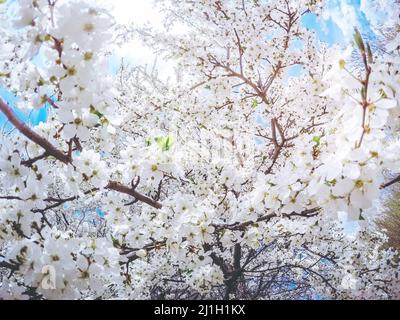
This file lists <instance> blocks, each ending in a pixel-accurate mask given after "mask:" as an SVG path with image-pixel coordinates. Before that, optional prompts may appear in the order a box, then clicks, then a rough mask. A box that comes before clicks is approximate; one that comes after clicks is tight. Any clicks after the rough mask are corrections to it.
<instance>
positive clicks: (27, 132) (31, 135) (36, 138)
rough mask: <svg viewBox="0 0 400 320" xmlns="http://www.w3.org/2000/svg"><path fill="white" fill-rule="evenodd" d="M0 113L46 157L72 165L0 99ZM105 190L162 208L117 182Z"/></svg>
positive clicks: (70, 158)
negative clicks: (39, 148)
mask: <svg viewBox="0 0 400 320" xmlns="http://www.w3.org/2000/svg"><path fill="white" fill-rule="evenodd" d="M0 111H2V112H3V113H4V114H5V116H6V117H7V119H8V120H9V121H10V122H11V123H12V124H13V125H14V126H15V127H16V128H17V129H18V131H19V132H21V133H22V134H23V135H24V136H25V137H27V138H28V139H29V140H31V141H33V142H34V143H36V144H38V145H39V146H41V147H42V148H43V149H44V150H45V151H46V152H45V154H46V156H47V155H48V156H53V157H54V158H56V159H58V160H60V161H61V162H63V163H65V164H72V157H71V156H70V155H68V154H64V153H63V152H62V151H60V150H58V149H57V148H56V147H54V146H53V145H52V144H51V143H50V142H49V141H47V140H46V139H45V138H43V137H41V136H40V135H38V134H37V133H36V132H34V131H33V130H32V129H31V128H29V127H28V126H27V125H26V124H25V123H23V122H22V121H21V120H20V119H18V118H17V116H16V114H15V113H14V111H13V110H12V109H11V107H10V106H9V105H7V104H6V103H5V102H4V101H3V100H2V99H0ZM74 142H75V144H76V145H77V147H78V148H81V145H80V143H79V140H78V139H75V140H74ZM41 157H45V156H44V155H42V156H40V158H41ZM32 160H34V159H32ZM32 160H28V162H27V164H28V165H29V164H31V162H32ZM106 188H107V189H110V190H114V191H118V192H121V193H125V194H128V195H131V196H133V197H135V198H136V199H138V200H139V201H142V202H144V203H147V204H148V205H150V206H152V207H154V208H156V209H161V208H162V205H161V203H159V202H157V201H154V200H153V199H151V198H149V197H147V196H145V195H143V194H141V193H139V192H137V191H135V190H134V189H131V188H129V187H126V186H124V185H122V184H120V183H118V182H115V181H110V182H109V183H108V185H107V187H106Z"/></svg>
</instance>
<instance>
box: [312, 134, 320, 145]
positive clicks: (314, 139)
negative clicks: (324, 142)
mask: <svg viewBox="0 0 400 320" xmlns="http://www.w3.org/2000/svg"><path fill="white" fill-rule="evenodd" d="M312 141H314V142H315V143H316V144H317V146H319V145H320V144H321V137H320V136H315V137H314V138H313V139H312Z"/></svg>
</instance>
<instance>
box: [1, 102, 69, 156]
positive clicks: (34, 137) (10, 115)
mask: <svg viewBox="0 0 400 320" xmlns="http://www.w3.org/2000/svg"><path fill="white" fill-rule="evenodd" d="M0 111H2V112H3V113H4V115H5V116H6V117H7V119H8V120H9V121H10V122H11V123H12V124H13V125H14V126H15V127H16V128H17V129H18V131H19V132H21V133H22V134H23V135H24V136H25V137H27V138H28V139H29V140H31V141H33V142H34V143H36V144H38V145H39V146H41V147H42V148H43V149H44V150H46V151H47V153H48V154H49V155H50V156H53V157H54V158H56V159H58V160H60V161H61V162H63V163H65V164H69V163H71V158H69V157H68V155H66V154H64V153H63V152H62V151H60V150H58V149H57V148H56V147H54V146H53V145H52V144H51V143H50V142H49V141H47V140H46V139H44V138H42V137H41V136H40V135H38V134H37V133H36V132H34V131H33V130H32V129H31V128H29V127H28V126H27V125H26V124H25V123H23V122H22V121H21V120H20V119H18V117H17V116H16V114H15V113H14V111H13V110H12V109H11V107H10V106H9V105H8V104H6V103H5V102H4V101H3V100H2V99H1V98H0Z"/></svg>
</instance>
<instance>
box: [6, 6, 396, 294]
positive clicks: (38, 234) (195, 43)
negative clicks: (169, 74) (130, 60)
mask: <svg viewBox="0 0 400 320" xmlns="http://www.w3.org/2000/svg"><path fill="white" fill-rule="evenodd" d="M386 7H387V6H386ZM382 8H385V7H384V6H382ZM159 10H162V11H163V12H164V15H165V29H164V30H162V31H160V30H153V29H152V28H150V27H146V28H141V29H136V28H133V27H131V26H120V25H118V24H117V23H116V21H115V19H114V18H113V17H112V15H111V13H110V11H108V10H106V9H105V8H103V7H101V6H100V5H99V4H98V1H91V0H72V1H71V0H68V1H67V0H48V1H47V0H16V1H14V2H13V3H12V5H7V4H2V5H0V38H1V50H0V51H1V52H0V86H2V87H4V88H7V90H9V91H10V92H12V93H14V94H15V95H16V96H17V97H18V105H17V107H18V108H19V109H21V110H25V111H28V112H29V110H32V109H41V108H42V107H43V106H44V105H47V110H48V119H47V121H46V122H45V123H40V124H39V125H37V126H30V125H29V124H26V123H23V122H22V121H21V120H20V119H19V118H18V116H17V115H16V113H15V109H14V108H13V107H12V106H10V105H8V104H7V102H6V101H4V100H1V99H0V111H1V112H2V113H3V114H4V115H5V116H6V117H7V119H8V121H9V123H11V124H12V125H13V126H14V127H15V129H14V130H11V131H10V132H8V133H6V134H4V135H3V136H2V137H1V145H0V298H5V299H28V298H43V299H94V298H103V299H111V298H121V299H155V298H167V299H171V298H186V299H202V298H218V299H219V298H225V299H229V298H247V299H299V298H322V299H330V298H334V299H338V298H341V299H345V298H364V299H368V298H396V297H397V298H398V297H399V294H400V280H399V266H398V264H397V263H396V261H398V260H396V255H397V253H396V252H395V251H394V250H392V249H386V247H385V246H384V245H383V244H384V243H385V241H386V239H385V236H384V235H383V233H381V232H380V231H379V230H378V229H377V228H376V226H375V223H374V219H375V216H376V213H377V211H378V209H377V205H376V204H377V203H378V202H379V199H380V196H381V194H382V192H383V191H382V190H384V189H386V188H387V187H389V186H390V185H392V184H394V183H396V182H398V181H399V180H400V178H396V177H397V175H398V174H399V173H400V139H399V135H398V132H399V128H400V126H399V125H400V121H399V117H400V74H399V67H400V56H399V53H400V50H399V49H400V46H399V42H400V41H399V36H398V35H397V34H396V33H395V37H389V38H387V37H386V42H385V44H384V45H382V43H383V42H382V43H381V42H379V41H376V43H377V44H375V43H374V44H372V43H371V44H370V43H368V41H367V40H366V39H365V37H363V36H362V35H361V34H360V32H359V31H358V30H357V29H356V30H355V32H354V40H353V43H348V47H347V48H339V47H336V46H333V47H329V46H327V45H326V44H324V43H322V42H320V41H319V40H318V38H317V37H316V35H315V32H314V31H312V30H309V29H307V28H306V27H305V26H304V25H303V24H302V22H301V20H302V16H303V15H305V14H315V15H321V14H323V13H324V10H325V4H324V2H323V1H311V0H301V1H299V0H296V1H294V0H293V1H292V0H254V1H236V0H235V1H230V0H224V1H216V0H199V1H183V0H163V1H159ZM390 10H391V15H390V16H389V15H388V17H389V18H388V19H387V21H386V25H385V28H396V27H397V28H398V25H397V26H396V21H397V23H398V20H396V18H398V17H399V13H400V7H399V6H396V5H395V4H394V5H393V6H391V7H390ZM396 10H397V11H396ZM370 13H371V15H372V14H373V10H372V12H370ZM371 21H372V22H371V28H374V26H375V24H374V21H375V20H373V18H372V17H371ZM176 25H179V26H180V28H182V26H184V29H185V32H174V26H176ZM376 27H378V25H377V24H376ZM132 36H139V37H141V39H142V40H143V42H144V43H145V44H146V45H147V46H149V47H150V48H152V49H154V51H155V52H157V54H158V55H160V56H163V57H164V58H165V59H168V60H170V61H174V64H175V66H176V81H170V80H168V81H164V80H160V79H159V78H158V77H157V74H156V73H155V72H147V71H146V70H145V69H144V68H140V67H139V68H133V67H130V66H129V65H126V64H124V63H122V64H121V66H120V69H119V72H118V74H117V75H116V76H113V75H112V73H111V72H110V67H109V58H110V56H112V55H113V53H115V52H116V51H118V46H119V44H121V43H122V42H123V41H125V40H126V39H128V38H130V37H132ZM38 57H39V59H38ZM38 60H40V62H38ZM294 67H297V68H300V69H301V73H300V75H296V76H293V75H292V73H291V72H292V70H293V68H294ZM396 174H397V175H396ZM343 218H344V219H347V220H350V221H358V224H359V231H358V232H357V233H356V234H353V235H351V234H349V233H348V232H346V230H344V229H343V224H342V223H341V221H342V220H343Z"/></svg>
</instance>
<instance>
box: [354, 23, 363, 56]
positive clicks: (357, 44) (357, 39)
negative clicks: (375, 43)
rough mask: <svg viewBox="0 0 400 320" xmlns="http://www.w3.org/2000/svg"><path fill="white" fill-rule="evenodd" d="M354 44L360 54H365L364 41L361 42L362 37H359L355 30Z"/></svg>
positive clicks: (359, 34)
mask: <svg viewBox="0 0 400 320" xmlns="http://www.w3.org/2000/svg"><path fill="white" fill-rule="evenodd" d="M354 43H355V44H356V46H357V48H358V49H359V50H360V51H361V52H365V45H364V41H363V38H362V36H361V33H360V31H358V29H357V28H354Z"/></svg>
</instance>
